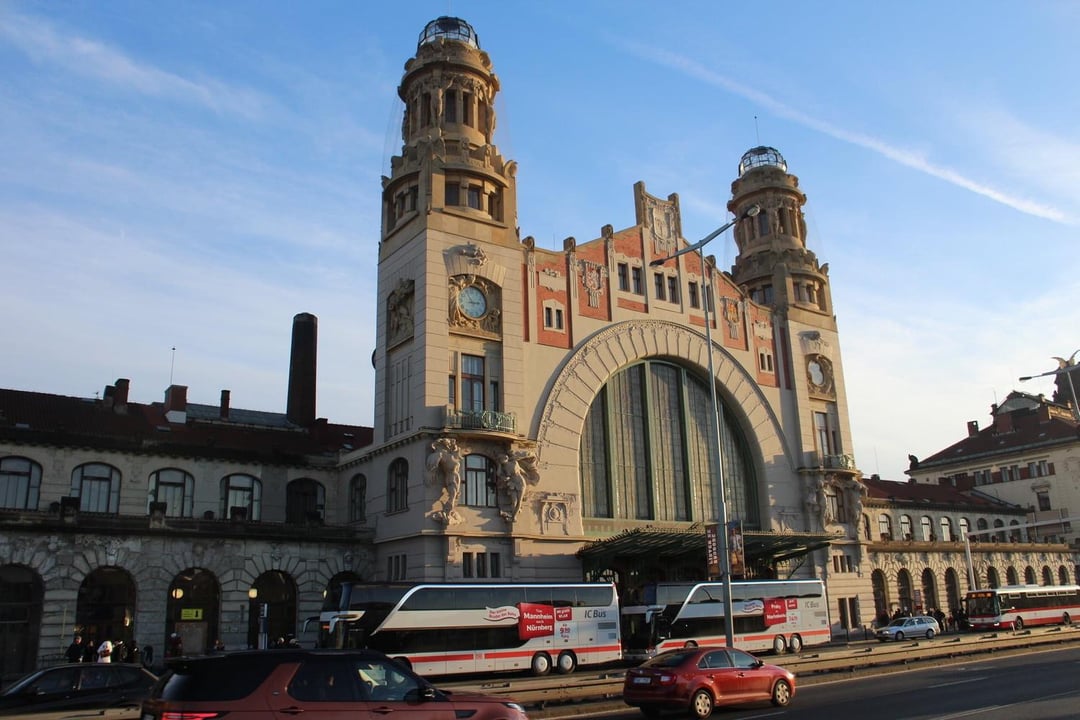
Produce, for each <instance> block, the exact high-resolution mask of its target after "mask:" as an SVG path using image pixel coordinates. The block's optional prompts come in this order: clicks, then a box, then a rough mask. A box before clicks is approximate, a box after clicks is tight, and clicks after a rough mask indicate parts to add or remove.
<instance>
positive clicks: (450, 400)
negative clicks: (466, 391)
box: [446, 373, 457, 408]
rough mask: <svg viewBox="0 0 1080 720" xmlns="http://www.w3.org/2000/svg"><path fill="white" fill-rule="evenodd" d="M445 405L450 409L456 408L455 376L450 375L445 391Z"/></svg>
mask: <svg viewBox="0 0 1080 720" xmlns="http://www.w3.org/2000/svg"><path fill="white" fill-rule="evenodd" d="M446 404H447V405H449V406H450V407H455V408H456V407H457V376H456V375H454V374H452V373H451V375H450V385H449V387H448V388H447V390H446Z"/></svg>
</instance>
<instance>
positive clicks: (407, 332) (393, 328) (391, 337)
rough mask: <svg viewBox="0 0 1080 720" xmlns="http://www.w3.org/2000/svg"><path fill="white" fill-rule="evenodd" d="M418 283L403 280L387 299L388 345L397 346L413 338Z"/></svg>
mask: <svg viewBox="0 0 1080 720" xmlns="http://www.w3.org/2000/svg"><path fill="white" fill-rule="evenodd" d="M415 295H416V282H415V281H414V280H411V279H405V278H402V279H401V280H399V281H398V285H397V287H396V288H394V290H393V291H392V292H391V293H390V296H389V297H388V298H387V299H386V344H387V345H388V346H390V345H396V344H397V343H399V342H401V341H402V340H407V339H409V338H411V337H412V336H413V298H414V297H415Z"/></svg>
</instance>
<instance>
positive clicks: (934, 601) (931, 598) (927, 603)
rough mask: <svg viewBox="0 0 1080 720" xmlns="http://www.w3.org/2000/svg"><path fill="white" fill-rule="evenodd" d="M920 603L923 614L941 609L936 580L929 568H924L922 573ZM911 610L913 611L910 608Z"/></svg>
mask: <svg viewBox="0 0 1080 720" xmlns="http://www.w3.org/2000/svg"><path fill="white" fill-rule="evenodd" d="M922 601H923V606H922V610H923V612H926V611H928V610H936V609H938V608H940V607H941V605H940V604H938V590H937V578H936V577H934V571H933V570H931V569H930V568H925V569H924V570H923V571H922ZM912 610H914V608H912Z"/></svg>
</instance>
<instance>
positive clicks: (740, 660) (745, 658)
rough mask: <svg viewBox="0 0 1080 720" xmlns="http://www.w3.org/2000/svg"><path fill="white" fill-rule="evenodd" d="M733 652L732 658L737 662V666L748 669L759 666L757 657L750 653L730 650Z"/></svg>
mask: <svg viewBox="0 0 1080 720" xmlns="http://www.w3.org/2000/svg"><path fill="white" fill-rule="evenodd" d="M728 652H729V653H731V660H732V662H733V663H734V664H735V667H737V668H739V669H741V670H747V669H750V668H754V667H757V664H758V661H757V658H756V657H754V656H753V655H751V654H749V653H744V652H743V651H742V650H728Z"/></svg>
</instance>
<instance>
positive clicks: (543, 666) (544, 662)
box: [532, 652, 551, 676]
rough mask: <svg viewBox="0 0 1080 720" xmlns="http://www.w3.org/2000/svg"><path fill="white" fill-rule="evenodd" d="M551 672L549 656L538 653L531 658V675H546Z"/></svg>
mask: <svg viewBox="0 0 1080 720" xmlns="http://www.w3.org/2000/svg"><path fill="white" fill-rule="evenodd" d="M549 672H551V656H550V655H548V654H547V653H542V652H538V653H536V654H535V655H533V658H532V674H533V675H537V676H539V675H547V674H548V673H549Z"/></svg>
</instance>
